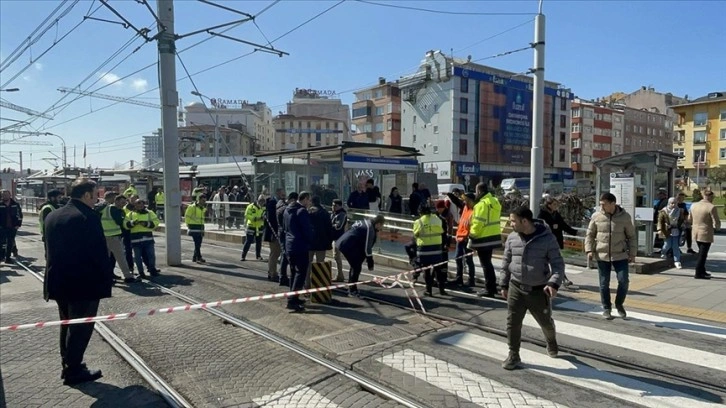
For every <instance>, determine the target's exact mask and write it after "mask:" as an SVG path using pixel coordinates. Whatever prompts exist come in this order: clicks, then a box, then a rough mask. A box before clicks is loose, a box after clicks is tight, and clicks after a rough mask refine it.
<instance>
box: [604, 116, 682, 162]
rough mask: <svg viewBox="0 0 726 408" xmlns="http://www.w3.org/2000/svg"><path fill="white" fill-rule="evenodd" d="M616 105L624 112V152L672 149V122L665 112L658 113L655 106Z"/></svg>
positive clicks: (665, 150)
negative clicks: (640, 107) (648, 107)
mask: <svg viewBox="0 0 726 408" xmlns="http://www.w3.org/2000/svg"><path fill="white" fill-rule="evenodd" d="M616 106H617V105H616ZM618 107H619V108H620V109H621V110H622V112H623V113H624V114H625V144H624V153H630V152H642V151H660V152H669V153H670V152H672V151H673V122H671V120H670V119H669V118H668V116H667V115H666V114H664V113H660V112H659V111H658V109H657V108H656V107H652V108H650V109H645V108H642V109H635V108H631V107H629V106H622V107H621V106H618Z"/></svg>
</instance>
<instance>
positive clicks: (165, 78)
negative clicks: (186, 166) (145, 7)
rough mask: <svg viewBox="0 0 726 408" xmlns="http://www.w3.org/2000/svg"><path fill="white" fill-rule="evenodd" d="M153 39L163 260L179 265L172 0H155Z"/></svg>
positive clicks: (177, 168)
mask: <svg viewBox="0 0 726 408" xmlns="http://www.w3.org/2000/svg"><path fill="white" fill-rule="evenodd" d="M156 7H157V8H156V11H157V14H158V16H159V23H158V32H159V37H158V40H157V43H158V49H159V94H160V97H161V126H162V133H161V134H162V140H163V147H164V149H163V152H164V153H163V158H164V192H165V193H166V194H165V195H166V197H165V199H164V208H165V214H164V222H165V226H166V228H165V230H166V231H165V236H166V263H167V265H169V266H175V265H181V192H180V191H179V165H178V164H177V157H178V155H179V133H178V130H177V123H176V122H177V117H176V116H177V114H176V111H177V103H178V101H179V95H178V94H177V90H176V60H175V58H176V42H175V41H176V40H175V34H174V1H173V0H158V1H157V2H156Z"/></svg>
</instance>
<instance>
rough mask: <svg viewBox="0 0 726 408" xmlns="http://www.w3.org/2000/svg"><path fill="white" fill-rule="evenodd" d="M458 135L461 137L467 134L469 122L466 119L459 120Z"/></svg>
mask: <svg viewBox="0 0 726 408" xmlns="http://www.w3.org/2000/svg"><path fill="white" fill-rule="evenodd" d="M459 133H461V134H462V135H465V134H468V133H469V121H468V120H466V119H463V118H462V119H459Z"/></svg>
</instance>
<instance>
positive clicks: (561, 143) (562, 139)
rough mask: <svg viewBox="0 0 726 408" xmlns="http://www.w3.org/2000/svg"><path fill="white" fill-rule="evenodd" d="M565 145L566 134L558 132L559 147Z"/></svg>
mask: <svg viewBox="0 0 726 408" xmlns="http://www.w3.org/2000/svg"><path fill="white" fill-rule="evenodd" d="M564 144H567V133H565V132H560V145H564Z"/></svg>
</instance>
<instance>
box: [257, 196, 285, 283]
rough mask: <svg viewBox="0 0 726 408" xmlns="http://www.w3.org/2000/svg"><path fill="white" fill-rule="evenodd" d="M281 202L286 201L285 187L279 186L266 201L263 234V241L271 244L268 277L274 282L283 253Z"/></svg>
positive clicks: (276, 279) (276, 278)
mask: <svg viewBox="0 0 726 408" xmlns="http://www.w3.org/2000/svg"><path fill="white" fill-rule="evenodd" d="M280 202H285V189H284V188H278V189H277V190H275V196H274V197H269V198H268V199H267V201H265V213H264V214H265V215H264V221H265V232H264V234H263V237H262V239H263V241H265V242H268V243H269V244H268V245H269V246H270V258H269V259H267V279H268V280H270V281H273V282H277V281H278V280H279V277H278V275H277V264H278V262H279V261H280V254H281V253H282V250H281V247H280V239H279V237H278V236H277V234H278V231H279V229H280V224H279V223H278V222H277V205H278V203H280Z"/></svg>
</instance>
